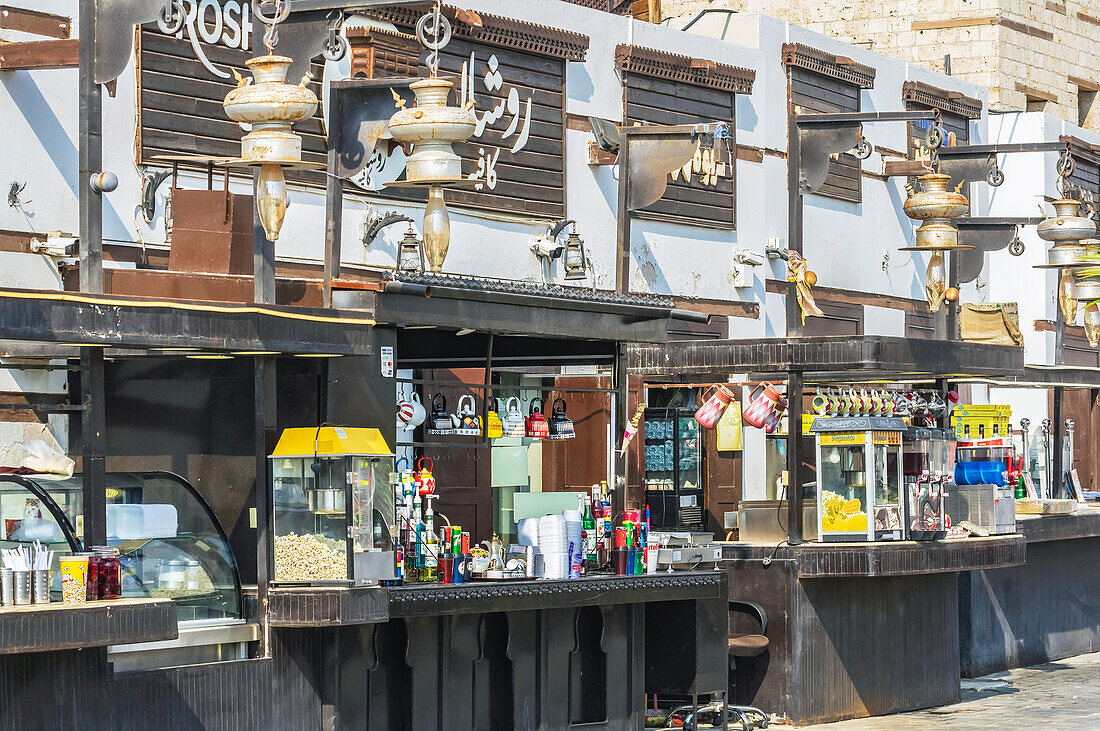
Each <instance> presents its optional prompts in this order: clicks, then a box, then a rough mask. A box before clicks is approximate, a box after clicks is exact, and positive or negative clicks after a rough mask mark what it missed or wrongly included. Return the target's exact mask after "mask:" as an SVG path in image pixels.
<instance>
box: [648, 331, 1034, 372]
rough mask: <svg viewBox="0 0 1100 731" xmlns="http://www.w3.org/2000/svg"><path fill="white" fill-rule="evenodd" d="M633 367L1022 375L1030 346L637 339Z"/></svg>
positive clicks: (880, 339)
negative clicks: (641, 341) (659, 341)
mask: <svg viewBox="0 0 1100 731" xmlns="http://www.w3.org/2000/svg"><path fill="white" fill-rule="evenodd" d="M627 370H628V372H629V373H631V374H635V375H642V376H649V377H651V378H653V379H655V380H671V381H677V380H681V381H684V380H723V381H724V380H726V379H727V377H728V376H729V375H730V374H733V373H746V374H750V375H759V376H776V375H778V376H782V374H785V373H791V372H798V373H803V374H804V379H805V382H807V383H812V382H815V381H817V380H826V381H836V380H838V379H839V380H858V381H869V380H902V381H904V380H913V379H928V378H937V377H939V378H952V379H958V380H964V379H972V378H980V377H997V378H1006V379H1012V378H1022V377H1023V376H1024V371H1025V368H1024V349H1023V348H1022V347H1019V346H1005V345H983V344H978V343H966V342H955V341H947V340H922V339H910V338H900V337H884V336H865V337H849V336H814V337H794V338H763V339H757V340H752V339H744V340H706V341H678V342H671V343H668V344H667V345H663V346H655V345H635V346H631V347H630V348H629V349H628V351H627Z"/></svg>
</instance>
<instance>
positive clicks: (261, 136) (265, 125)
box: [222, 43, 317, 243]
mask: <svg viewBox="0 0 1100 731" xmlns="http://www.w3.org/2000/svg"><path fill="white" fill-rule="evenodd" d="M273 45H274V44H273V43H272V44H270V45H268V51H269V53H268V54H267V55H266V56H260V57H258V58H250V59H249V60H248V61H246V62H245V64H246V65H247V66H248V68H249V70H251V71H252V78H251V79H246V78H243V77H241V76H239V75H238V84H237V87H236V88H235V89H233V90H232V91H230V92H229V93H228V94H227V95H226V97H225V101H224V102H222V106H223V107H224V108H225V113H226V115H228V117H229V118H230V119H232V120H233V121H234V122H239V123H241V124H248V125H251V130H250V131H249V133H248V134H247V135H245V136H244V137H243V138H242V139H241V159H240V160H235V161H233V162H232V163H231V164H236V165H243V166H246V167H259V168H260V174H259V176H258V177H257V179H256V208H257V209H258V211H259V216H260V223H261V224H262V225H263V227H264V233H265V234H267V239H268V241H271V242H273V243H274V242H275V241H277V240H278V239H279V231H280V230H281V229H282V226H283V217H284V216H285V215H286V207H287V194H286V178H285V177H284V175H283V170H284V168H296V167H302V166H303V164H302V138H301V137H299V136H298V135H296V134H294V132H293V131H291V127H292V125H293V124H294V123H295V122H301V121H302V120H305V119H309V118H310V117H312V116H313V113H314V112H315V111H317V95H316V94H314V93H313V92H312V91H311V90H310V89H308V88H307V86H306V85H307V84H308V83H309V82H310V80H311V79H312V78H313V77H312V76H311V75H310V74H306V75H305V76H304V77H302V80H301V82H300V83H299V84H298V85H297V86H295V85H293V84H288V83H286V72H287V70H288V69H289V68H290V64H291V63H292V62H293V61H292V59H290V58H289V57H287V56H276V55H274V54H272V53H270V50H271V48H272V46H273Z"/></svg>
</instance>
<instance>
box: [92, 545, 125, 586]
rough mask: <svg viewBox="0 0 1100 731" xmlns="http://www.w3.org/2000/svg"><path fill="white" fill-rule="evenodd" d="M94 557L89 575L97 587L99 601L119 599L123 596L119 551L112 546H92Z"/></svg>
mask: <svg viewBox="0 0 1100 731" xmlns="http://www.w3.org/2000/svg"><path fill="white" fill-rule="evenodd" d="M92 550H93V551H94V552H95V553H94V555H93V556H92V557H91V559H89V561H88V574H89V576H94V577H95V578H94V579H93V581H94V584H95V586H96V587H97V592H98V596H97V597H96V598H97V599H118V598H119V597H121V596H122V564H121V563H120V562H119V560H118V549H117V548H113V547H111V546H92Z"/></svg>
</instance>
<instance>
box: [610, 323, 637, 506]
mask: <svg viewBox="0 0 1100 731" xmlns="http://www.w3.org/2000/svg"><path fill="white" fill-rule="evenodd" d="M614 381H615V382H614V383H613V384H612V387H613V388H614V389H615V429H614V431H613V432H612V434H611V451H612V456H613V458H614V460H615V471H614V474H613V475H612V477H613V482H612V484H611V487H613V488H617V487H619V486H620V485H621V486H622V489H621V490H620V489H616V490H615V493H618V494H617V495H616V494H612V498H611V499H612V506H611V508H612V510H613V511H615V513H616V514H617V513H618V512H619V511H621V510H624V509H625V508H626V491H627V490H628V489H629V484H628V482H627V478H628V475H627V465H628V464H629V460H628V459H627V452H626V451H625V450H624V451H623V452H621V453H620V452H619V450H618V449H616V448H615V447H616V443H617V442H618V441H619V440H618V436H619V434H620V433H621V432H622V431H623V430H624V429H625V428H626V425H627V422H628V421H629V419H630V415H629V414H628V413H627V408H628V406H629V404H628V401H629V397H630V387H629V376H628V375H627V371H626V346H625V345H623V344H621V343H617V344H616V345H615V376H614ZM628 449H629V448H628ZM620 476H621V478H622V479H621V481H620V479H619V478H620ZM643 499H644V496H643Z"/></svg>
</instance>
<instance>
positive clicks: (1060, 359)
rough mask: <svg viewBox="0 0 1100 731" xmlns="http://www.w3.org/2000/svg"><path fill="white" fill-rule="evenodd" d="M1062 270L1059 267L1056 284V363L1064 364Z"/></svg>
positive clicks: (1064, 324) (1064, 326) (1064, 338)
mask: <svg viewBox="0 0 1100 731" xmlns="http://www.w3.org/2000/svg"><path fill="white" fill-rule="evenodd" d="M1062 271H1063V270H1061V269H1058V270H1057V272H1058V283H1057V284H1056V285H1054V292H1055V295H1054V299H1055V302H1054V363H1055V365H1063V364H1064V363H1065V360H1066V318H1065V316H1064V315H1063V314H1062V303H1061V302H1060V300H1061V293H1062Z"/></svg>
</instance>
